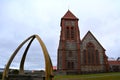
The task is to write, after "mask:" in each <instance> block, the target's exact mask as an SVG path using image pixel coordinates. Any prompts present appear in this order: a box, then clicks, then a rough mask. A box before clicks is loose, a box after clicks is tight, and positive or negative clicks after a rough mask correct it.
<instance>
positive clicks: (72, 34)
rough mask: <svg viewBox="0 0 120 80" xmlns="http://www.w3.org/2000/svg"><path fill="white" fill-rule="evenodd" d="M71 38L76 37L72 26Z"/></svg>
mask: <svg viewBox="0 0 120 80" xmlns="http://www.w3.org/2000/svg"><path fill="white" fill-rule="evenodd" d="M71 39H74V27H71Z"/></svg>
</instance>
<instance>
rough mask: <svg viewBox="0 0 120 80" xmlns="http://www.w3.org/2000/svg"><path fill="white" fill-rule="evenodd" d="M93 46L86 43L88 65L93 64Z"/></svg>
mask: <svg viewBox="0 0 120 80" xmlns="http://www.w3.org/2000/svg"><path fill="white" fill-rule="evenodd" d="M94 52H95V50H94V45H93V44H92V43H88V45H87V55H88V57H87V58H88V64H94Z"/></svg>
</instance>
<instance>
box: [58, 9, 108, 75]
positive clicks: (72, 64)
mask: <svg viewBox="0 0 120 80" xmlns="http://www.w3.org/2000/svg"><path fill="white" fill-rule="evenodd" d="M78 21H79V19H78V18H77V17H76V16H75V15H74V14H73V13H72V12H71V11H70V10H68V11H67V12H66V14H65V15H64V16H63V17H62V18H61V23H60V26H61V31H60V40H59V46H58V53H57V71H58V72H63V73H65V74H84V73H99V72H107V71H108V60H107V56H106V54H105V49H104V48H103V46H102V45H101V44H100V43H99V42H98V40H97V39H96V38H95V36H94V35H93V34H92V33H91V32H90V31H88V32H87V34H86V35H85V36H84V38H83V39H81V38H80V30H79V28H80V27H79V26H78Z"/></svg>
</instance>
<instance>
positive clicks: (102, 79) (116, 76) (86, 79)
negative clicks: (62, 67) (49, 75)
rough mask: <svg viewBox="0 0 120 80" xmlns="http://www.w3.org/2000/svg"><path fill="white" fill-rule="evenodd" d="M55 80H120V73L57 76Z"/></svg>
mask: <svg viewBox="0 0 120 80" xmlns="http://www.w3.org/2000/svg"><path fill="white" fill-rule="evenodd" d="M54 80H120V72H115V73H100V74H85V75H64V76H55V77H54Z"/></svg>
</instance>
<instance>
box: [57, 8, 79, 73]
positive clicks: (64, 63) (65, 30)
mask: <svg viewBox="0 0 120 80" xmlns="http://www.w3.org/2000/svg"><path fill="white" fill-rule="evenodd" d="M78 20H79V19H78V18H77V17H76V16H75V15H74V14H73V13H72V12H71V11H70V10H68V11H67V12H66V14H65V15H64V16H63V17H62V18H61V24H60V26H61V32H60V41H59V46H58V54H57V59H58V60H57V69H58V71H63V72H65V73H66V74H71V73H72V74H78V73H80V72H81V71H80V62H81V61H80V60H81V59H80V43H81V40H80V32H79V27H78Z"/></svg>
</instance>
